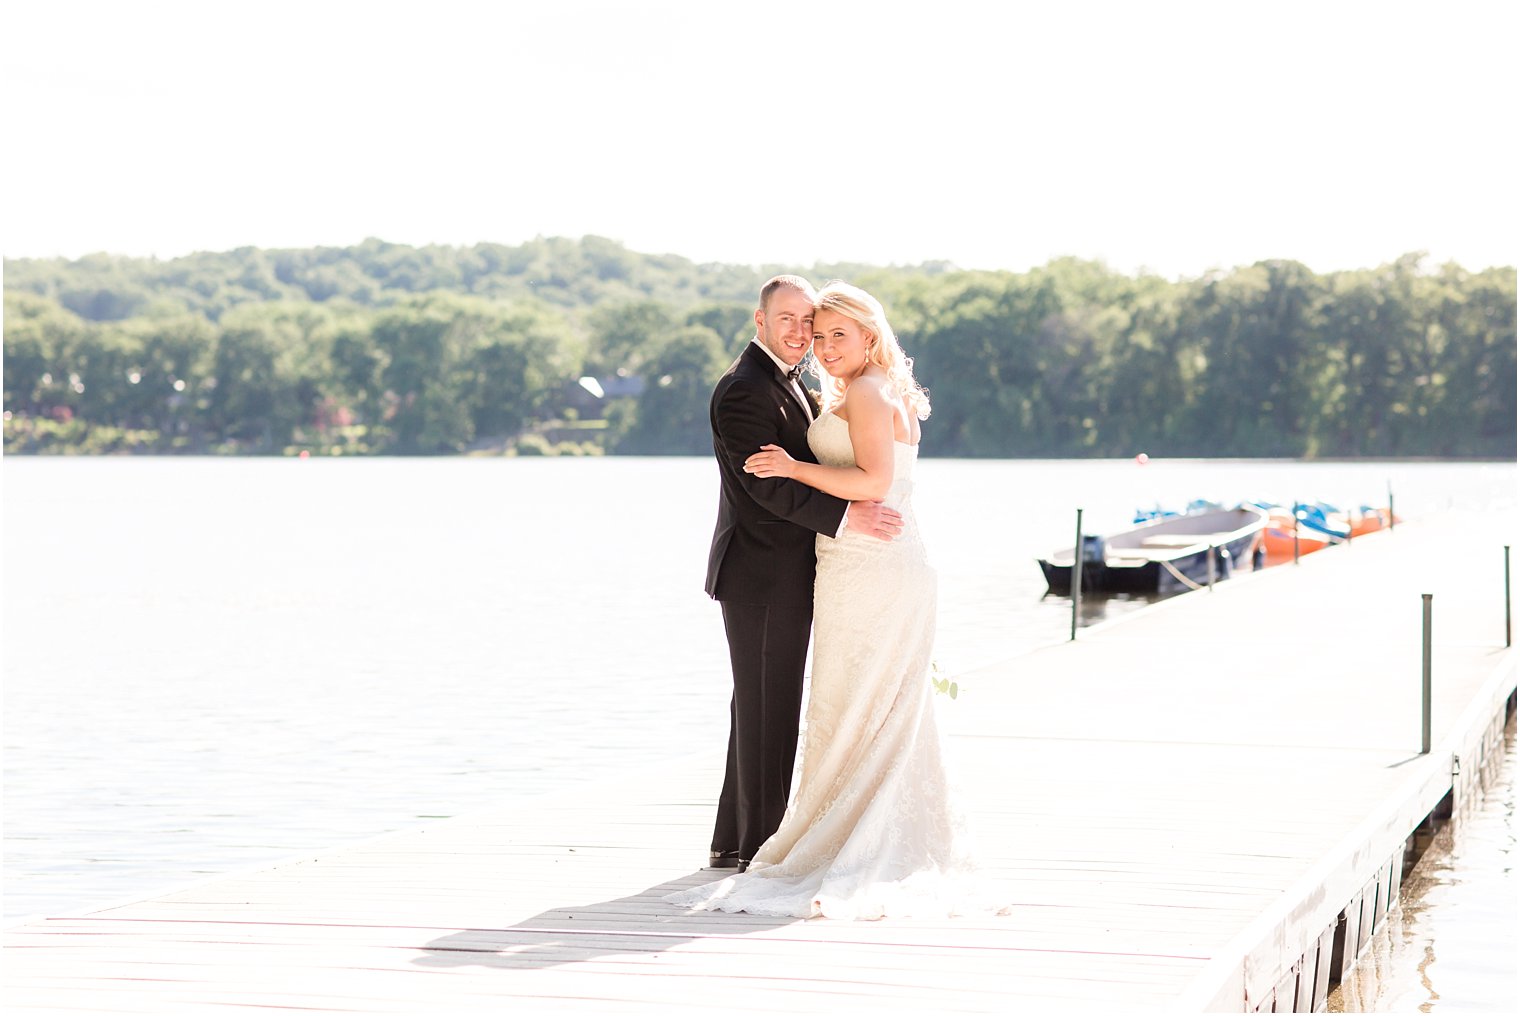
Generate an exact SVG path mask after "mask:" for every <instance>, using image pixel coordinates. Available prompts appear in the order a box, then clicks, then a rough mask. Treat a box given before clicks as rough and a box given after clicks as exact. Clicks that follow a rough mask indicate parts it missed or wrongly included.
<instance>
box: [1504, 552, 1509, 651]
mask: <svg viewBox="0 0 1520 1016" xmlns="http://www.w3.org/2000/svg"><path fill="white" fill-rule="evenodd" d="M1509 646H1510V613H1509V544H1507V543H1506V544H1505V545H1504V648H1506V649H1508V648H1509Z"/></svg>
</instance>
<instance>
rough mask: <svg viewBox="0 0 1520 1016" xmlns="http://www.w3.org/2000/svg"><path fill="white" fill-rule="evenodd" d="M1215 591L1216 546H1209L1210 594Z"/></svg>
mask: <svg viewBox="0 0 1520 1016" xmlns="http://www.w3.org/2000/svg"><path fill="white" fill-rule="evenodd" d="M1213 591H1214V545H1213V544H1212V543H1210V544H1209V592H1211V593H1212V592H1213Z"/></svg>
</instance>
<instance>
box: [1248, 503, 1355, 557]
mask: <svg viewBox="0 0 1520 1016" xmlns="http://www.w3.org/2000/svg"><path fill="white" fill-rule="evenodd" d="M1296 523H1297V520H1296V519H1294V517H1293V513H1292V512H1291V511H1289V510H1288V509H1286V508H1271V509H1269V510H1268V511H1267V528H1265V529H1263V530H1262V531H1261V535H1262V547H1263V549H1265V550H1266V552H1267V563H1268V564H1276V563H1278V562H1281V561H1291V560H1293V529H1294V526H1295V524H1296ZM1297 528H1298V556H1299V557H1303V556H1304V555H1305V554H1312V553H1314V552H1315V551H1316V550H1324V549H1325V548H1326V547H1328V546H1330V544H1331V543H1339V542H1340V541H1339V540H1337V539H1336V538H1335V537H1333V536H1331V535H1330V534H1328V533H1322V532H1320V531H1319V530H1317V529H1310V528H1309V527H1308V526H1305V525H1302V524H1298V526H1297Z"/></svg>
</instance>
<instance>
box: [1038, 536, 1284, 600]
mask: <svg viewBox="0 0 1520 1016" xmlns="http://www.w3.org/2000/svg"><path fill="white" fill-rule="evenodd" d="M1255 542H1256V538H1255V536H1249V537H1243V538H1241V539H1239V540H1234V541H1231V542H1230V543H1227V544H1225V545H1223V546H1220V547H1215V548H1214V581H1215V582H1223V581H1224V580H1225V579H1227V578H1229V577H1230V576H1231V575H1234V574H1235V573H1236V572H1238V571H1251V570H1252V568H1254V567H1255V566H1256V564H1257V562H1255V561H1254V560H1253V554H1252V551H1253V549H1254V544H1255ZM1039 564H1040V570H1041V571H1042V572H1044V573H1045V584H1046V585H1047V586H1049V587H1050V592H1052V593H1055V594H1056V595H1057V596H1069V595H1071V566H1070V565H1061V564H1054V563H1052V562H1051V561H1049V560H1048V559H1041V560H1040V562H1039ZM1168 565H1170V567H1167V566H1168ZM1190 583H1191V584H1190ZM1208 584H1209V552H1208V551H1207V550H1204V551H1200V552H1198V553H1196V554H1188V555H1185V556H1183V557H1177V558H1173V559H1171V560H1170V561H1166V562H1164V563H1163V562H1161V561H1146V562H1144V563H1142V564H1136V565H1127V564H1126V565H1109V564H1108V563H1106V562H1099V561H1085V562H1083V564H1082V591H1083V592H1088V593H1161V594H1166V593H1180V592H1182V591H1183V590H1186V589H1194V588H1197V587H1198V586H1207V585H1208Z"/></svg>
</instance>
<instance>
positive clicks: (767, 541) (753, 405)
mask: <svg viewBox="0 0 1520 1016" xmlns="http://www.w3.org/2000/svg"><path fill="white" fill-rule="evenodd" d="M815 413H816V410H815ZM709 418H710V421H711V423H712V434H713V454H714V455H715V456H716V457H717V459H718V474H719V477H720V479H721V487H722V489H721V494H720V499H719V501H718V525H717V528H716V529H715V530H714V531H713V540H712V551H711V552H710V553H709V554H708V558H707V593H708V595H709V596H711V597H712V598H713V599H715V600H729V601H732V602H736V603H773V604H804V603H809V602H811V601H812V598H813V572H814V569H815V568H816V567H817V560H816V558H815V557H814V554H813V534H815V533H824V534H826V535H828V536H833V535H834V534H835V533H837V532H838V531H839V523H840V521H841V520H842V519H843V518H844V512H845V509H846V508H847V507H848V502H846V501H843V500H841V499H840V498H837V497H834V496H833V495H831V494H825V493H824V492H823V491H821V490H814V489H813V488H812V487H809V486H807V485H806V484H803V483H798V482H797V481H796V480H786V479H781V478H779V477H771V478H769V479H761V478H760V477H757V476H753V475H751V474H749V473H746V472H745V471H744V460H745V459H747V458H749V457H750V456H751V455H753V454H754V453H755V452H757V451H759V450H760V446H761V445H767V444H774V445H780V446H781V447H782V448H785V449H786V451H787V454H789V455H791V457H792V458H794V459H798V460H800V461H804V462H817V461H818V460H817V459H816V458H815V457H814V456H813V453H812V451H811V450H809V448H808V443H807V429H808V423H809V422H810V418H809V416H808V414H807V413H806V412H805V411H804V410H803V407H802V406H801V405H799V404H798V402H797V396H796V394H795V393H794V392H793V391H792V388H791V385H790V384H788V383H787V380H786V378H785V377H784V376H783V375H782V374H781V373H780V371H778V370H777V369H776V364H775V362H774V361H772V360H771V358H770V357H768V356H767V355H766V354H765V351H764V350H762V349H760V348H759V347H758V346H756V345H755V344H754V342H751V343H750V344H749V345H747V346H745V347H744V352H743V353H741V354H740V355H739V359H737V360H735V361H734V363H733V366H731V367H729V368H728V371H727V373H725V374H724V375H723V377H721V378H720V379H719V380H718V384H717V387H715V388H714V389H713V395H712V403H711V406H710V409H709Z"/></svg>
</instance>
